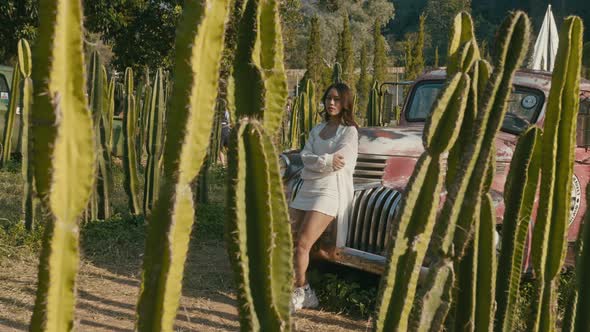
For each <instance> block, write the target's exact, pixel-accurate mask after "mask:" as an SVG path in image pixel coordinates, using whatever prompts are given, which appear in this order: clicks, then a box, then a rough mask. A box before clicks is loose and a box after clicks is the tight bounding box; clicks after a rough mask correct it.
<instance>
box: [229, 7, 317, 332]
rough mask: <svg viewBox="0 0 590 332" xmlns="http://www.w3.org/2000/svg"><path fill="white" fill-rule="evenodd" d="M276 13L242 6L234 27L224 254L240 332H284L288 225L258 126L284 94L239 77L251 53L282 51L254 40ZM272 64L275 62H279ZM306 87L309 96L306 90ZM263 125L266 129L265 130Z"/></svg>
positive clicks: (266, 138)
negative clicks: (257, 47)
mask: <svg viewBox="0 0 590 332" xmlns="http://www.w3.org/2000/svg"><path fill="white" fill-rule="evenodd" d="M278 5H279V3H278V1H274V0H261V1H257V0H249V1H247V2H246V4H245V9H244V14H243V16H242V19H241V21H240V23H239V25H240V30H239V34H238V48H237V50H236V59H235V63H234V68H235V73H236V75H235V81H236V84H235V106H236V115H237V117H238V118H241V120H240V121H239V122H238V125H237V126H235V127H234V128H233V129H232V135H231V140H230V152H229V153H228V155H229V176H228V181H229V182H228V183H229V185H228V202H232V204H233V206H231V207H230V209H229V210H228V218H227V223H228V229H229V232H228V237H227V240H228V246H227V247H228V253H229V257H230V260H231V262H232V266H233V268H234V271H235V275H236V282H237V286H238V303H239V305H238V308H239V313H240V325H241V330H242V331H258V330H262V331H289V330H290V329H291V323H290V312H289V302H290V299H291V287H292V283H293V280H292V278H293V277H292V241H291V234H290V226H289V224H288V223H286V222H285V221H286V220H288V214H287V205H286V200H285V196H284V193H283V189H282V182H281V178H280V176H279V171H278V160H277V153H276V151H275V148H274V146H273V145H272V143H271V139H270V137H271V135H270V134H271V133H272V132H271V133H268V132H267V130H266V125H267V124H266V122H264V128H263V126H262V125H261V124H260V122H259V121H258V120H257V119H261V118H263V119H264V121H266V120H267V119H268V117H267V114H266V113H267V110H263V109H261V108H260V106H261V105H264V104H265V100H266V99H267V98H273V99H275V98H276V99H278V98H279V97H276V96H275V97H272V96H271V94H275V93H284V92H283V91H282V90H275V91H268V90H267V91H263V90H262V88H263V82H256V81H255V82H252V77H246V76H245V75H243V74H244V73H245V68H247V66H248V64H249V63H257V60H254V61H251V60H250V59H251V58H253V59H256V57H258V56H259V54H257V53H256V52H252V49H253V48H252V45H254V44H256V43H271V42H272V43H275V44H276V43H281V35H280V34H274V36H273V37H272V38H274V39H271V37H270V36H267V35H265V34H263V33H260V34H257V33H256V31H258V30H259V27H260V26H261V24H265V23H264V22H270V21H273V22H274V24H278V22H279V16H278ZM265 15H268V16H269V17H264V16H265ZM266 24H268V23H266ZM261 31H262V30H261ZM263 48H264V47H263ZM277 60H278V61H281V62H282V55H280V59H277ZM248 68H249V70H250V73H255V72H256V71H257V68H252V67H248ZM241 71H243V72H241ZM253 77H259V78H260V79H264V77H260V76H253ZM283 79H284V77H283ZM307 87H308V89H310V88H311V89H313V86H312V85H311V84H308V86H307ZM302 95H303V94H302ZM300 98H301V99H300V102H302V103H305V105H306V106H307V110H310V109H311V107H309V106H310V105H309V102H308V101H307V100H306V99H304V98H307V97H300ZM294 111H296V110H294ZM274 112H279V114H276V115H275V116H277V117H278V118H280V117H281V116H280V114H281V112H282V107H280V108H279V107H277V108H276V109H275V110H274ZM299 115H300V116H301V118H302V119H303V121H302V122H300V123H301V127H302V128H305V125H306V124H310V121H311V119H313V118H312V117H311V116H310V115H313V114H310V112H305V113H300V114H299ZM270 125H271V128H273V127H272V126H273V123H272V122H271V123H270ZM255 279H256V280H257V281H256V282H254V280H255Z"/></svg>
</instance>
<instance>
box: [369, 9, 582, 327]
mask: <svg viewBox="0 0 590 332" xmlns="http://www.w3.org/2000/svg"><path fill="white" fill-rule="evenodd" d="M581 30H582V28H581V23H580V21H579V19H578V18H575V17H570V18H567V19H566V21H565V23H564V26H563V28H562V31H561V40H560V48H559V50H560V51H559V52H558V57H557V60H556V63H559V65H558V66H556V72H555V74H554V75H553V78H552V88H551V93H550V97H549V102H548V106H547V108H548V110H547V120H546V122H545V132H544V133H542V131H541V130H540V129H538V128H535V127H532V128H530V129H528V130H527V131H526V132H525V133H524V134H523V135H522V137H521V138H520V140H519V143H518V146H517V148H516V151H515V154H514V159H513V163H512V164H511V169H510V172H509V177H508V180H507V182H506V188H505V195H506V197H505V202H506V210H505V215H504V226H505V227H504V228H505V229H504V231H505V236H503V242H502V247H501V248H502V250H501V252H500V258H499V261H500V264H501V265H500V270H499V271H498V273H496V266H497V263H496V258H495V248H494V227H495V219H496V218H495V216H494V210H495V209H494V207H493V204H492V200H491V196H490V194H489V190H490V186H491V182H492V179H493V176H494V167H495V166H494V165H495V162H494V156H495V151H494V140H495V136H496V134H497V132H498V130H499V128H500V126H501V123H502V120H503V117H504V114H505V112H506V104H507V98H508V97H509V94H510V90H511V86H512V83H511V82H512V77H513V74H514V72H515V70H516V69H517V68H518V67H519V66H520V64H521V63H522V60H523V57H524V55H525V54H526V43H525V41H527V40H528V35H529V22H528V18H527V17H526V15H525V14H523V13H522V12H516V13H512V14H511V15H510V16H509V18H508V19H507V20H506V21H505V22H504V24H503V25H502V26H501V28H500V32H499V33H498V36H499V38H500V39H499V42H498V45H499V46H500V50H499V52H498V53H497V57H496V59H495V61H494V66H493V69H492V67H491V66H490V65H489V64H487V63H486V62H485V61H483V60H480V58H479V51H478V48H477V43H476V41H475V38H474V33H473V24H472V21H471V18H470V17H469V15H468V14H466V13H461V14H459V15H458V16H457V17H456V19H455V21H454V25H453V33H452V34H451V42H450V45H449V56H448V59H449V60H448V61H449V66H448V68H447V73H448V75H449V83H447V86H446V87H445V88H444V89H443V91H442V92H441V94H440V96H439V99H438V101H437V102H436V104H435V107H434V110H433V112H432V113H431V115H430V117H429V119H428V122H427V126H426V129H425V132H424V145H425V152H424V154H423V155H422V156H421V158H420V159H419V161H418V164H417V166H416V169H415V171H414V174H413V175H412V178H411V179H410V183H409V185H408V191H407V194H406V198H405V201H404V203H403V204H402V208H401V211H400V213H399V220H398V222H397V223H396V228H395V229H394V230H393V231H394V235H393V236H394V238H395V242H394V244H393V245H392V247H391V248H390V250H389V256H388V259H389V264H388V267H387V270H386V275H385V278H384V279H383V281H382V286H381V294H382V297H381V301H380V303H379V311H378V315H377V317H376V325H375V330H377V331H386V330H416V331H427V330H428V331H431V330H440V329H442V328H443V326H446V328H447V329H451V330H456V331H465V330H470V331H471V330H486V331H490V330H492V329H493V330H497V331H510V330H512V329H513V328H514V319H515V317H514V313H515V311H516V310H515V305H516V298H517V297H518V292H519V289H518V286H519V280H520V271H521V270H520V269H521V265H522V258H523V248H524V242H525V238H526V235H527V231H528V228H529V227H528V226H529V220H530V218H531V214H532V209H533V203H534V197H535V193H536V192H537V182H538V179H539V177H540V178H541V192H542V194H541V202H540V203H539V206H540V207H542V208H540V210H539V212H538V213H539V214H538V217H537V221H536V223H537V225H536V226H535V233H534V234H533V252H535V253H536V254H535V255H536V256H535V257H536V258H535V260H536V262H535V264H534V269H535V274H536V275H537V276H540V277H538V279H537V284H538V292H537V293H536V295H537V297H536V301H535V302H534V306H533V308H534V311H533V313H534V315H532V316H530V317H528V318H527V319H528V321H529V323H528V327H529V328H530V330H531V331H550V330H553V329H555V317H556V316H555V314H556V312H555V311H556V310H555V308H556V299H555V295H554V294H555V291H556V289H557V287H556V284H555V283H556V281H555V278H556V276H557V274H558V272H559V271H560V269H561V266H562V264H563V257H564V256H563V255H564V241H565V231H566V227H565V225H566V220H567V217H568V216H569V215H568V212H569V202H570V198H569V195H568V193H569V190H570V188H569V186H570V185H571V176H572V169H573V148H574V145H575V138H574V136H573V135H574V134H575V118H576V117H575V112H576V110H577V109H578V105H577V103H578V93H579V87H578V85H579V79H580V58H581V52H580V45H581ZM460 77H464V81H463V83H462V84H461V86H462V87H463V88H464V89H465V90H462V91H463V92H462V97H461V98H459V99H457V98H456V97H455V99H454V98H450V96H453V92H452V91H454V90H453V89H457V86H459V85H460V84H459V83H458V82H459V80H460ZM453 100H455V102H453ZM459 100H461V102H459ZM566 105H567V106H566ZM460 106H461V107H460ZM566 108H567V109H568V111H562V109H563V110H565V109H566ZM444 110H446V111H444ZM437 123H442V124H443V125H438V126H437ZM437 135H439V136H437ZM433 137H437V139H433ZM457 137H459V139H457V140H456V141H455V139H456V138H457ZM440 142H444V143H448V144H444V145H442V146H441V144H440ZM433 143H435V144H433ZM436 143H438V144H436ZM448 149H450V152H449V156H448V163H447V164H448V166H447V167H448V171H447V172H446V179H445V186H446V188H447V198H446V200H445V202H444V203H443V205H442V208H441V210H440V213H439V214H438V216H436V213H435V212H436V209H437V208H438V197H439V192H440V190H441V186H442V185H441V176H440V172H441V167H442V166H441V165H440V164H438V165H437V164H434V166H432V165H433V161H437V159H438V158H439V157H438V156H439V154H440V153H444V152H445V151H448ZM556 160H557V162H556ZM541 165H542V166H541ZM558 179H561V180H558ZM543 188H545V189H543ZM553 195H554V196H553ZM417 206H420V208H419V209H417V208H415V207H417ZM416 215H420V217H415V216H416ZM433 224H435V225H436V226H433ZM431 240H432V241H431ZM429 242H431V243H429ZM428 246H430V250H431V252H432V253H433V257H434V261H433V262H432V264H431V268H430V270H429V272H428V275H427V276H426V281H425V284H424V285H423V287H422V288H421V289H420V290H419V291H418V293H416V292H415V290H416V280H417V276H418V274H419V272H420V267H421V264H422V263H423V260H422V259H423V258H424V252H425V250H426V247H428ZM549 248H553V249H551V250H549ZM393 299H395V301H394V300H393ZM574 311H575V310H570V312H572V313H573V312H574ZM410 317H412V318H411V319H410ZM574 321H575V319H574V318H570V319H569V320H568V322H572V323H571V324H573V322H574Z"/></svg>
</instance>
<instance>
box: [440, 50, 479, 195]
mask: <svg viewBox="0 0 590 332" xmlns="http://www.w3.org/2000/svg"><path fill="white" fill-rule="evenodd" d="M481 65H482V64H481V61H478V62H476V63H475V65H474V69H473V71H472V72H471V74H470V77H471V84H470V87H469V94H468V96H467V106H466V107H465V114H464V115H463V121H462V123H461V130H460V132H459V137H458V138H457V140H456V141H455V144H453V146H452V148H451V149H450V150H449V156H448V157H447V175H446V177H445V184H446V186H447V187H451V186H452V185H453V183H454V182H455V181H456V174H457V172H458V171H459V168H460V162H461V158H462V156H463V155H465V154H466V152H467V151H466V148H467V146H469V142H471V141H472V137H473V130H474V128H473V127H474V125H475V119H476V118H477V101H478V93H477V86H478V82H479V72H480V70H479V68H480V67H481Z"/></svg>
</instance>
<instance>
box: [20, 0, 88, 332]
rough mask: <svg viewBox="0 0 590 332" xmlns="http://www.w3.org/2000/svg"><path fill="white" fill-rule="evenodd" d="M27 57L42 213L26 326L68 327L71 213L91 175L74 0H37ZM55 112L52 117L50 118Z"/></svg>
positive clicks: (82, 201)
mask: <svg viewBox="0 0 590 332" xmlns="http://www.w3.org/2000/svg"><path fill="white" fill-rule="evenodd" d="M39 18H40V22H39V23H40V25H39V35H38V37H37V40H36V49H35V52H34V61H33V71H32V74H33V78H34V79H33V82H34V85H35V87H36V88H35V89H36V91H44V93H36V94H34V105H35V108H34V109H33V113H32V120H33V130H32V134H33V140H34V142H35V144H34V146H33V148H34V151H35V152H34V158H33V160H34V170H35V185H36V187H37V192H38V193H39V195H40V197H41V200H42V202H43V203H44V204H45V207H46V208H47V211H49V212H50V217H49V219H48V220H47V223H46V232H45V235H44V238H43V249H42V251H41V257H40V260H39V275H38V286H37V297H36V300H35V307H34V310H33V316H32V318H31V325H30V330H31V331H42V330H43V331H70V330H72V328H73V315H74V306H75V296H74V285H75V280H76V274H77V270H78V260H79V258H78V240H79V239H78V236H79V233H80V230H79V228H78V218H79V216H80V214H81V213H82V211H83V210H84V207H85V206H86V204H87V202H88V198H89V196H90V193H91V190H92V183H93V181H94V167H95V161H94V143H93V139H94V135H93V128H92V119H91V117H90V112H89V110H88V102H87V99H86V96H85V93H84V86H85V85H86V82H85V74H84V71H85V67H84V56H83V47H82V40H83V39H82V38H83V34H82V6H81V1H79V0H42V1H41V2H40V6H39ZM57 119H59V121H56V120H57Z"/></svg>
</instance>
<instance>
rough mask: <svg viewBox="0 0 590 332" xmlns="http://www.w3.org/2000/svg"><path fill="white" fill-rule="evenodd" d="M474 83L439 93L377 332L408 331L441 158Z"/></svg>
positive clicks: (392, 256)
mask: <svg viewBox="0 0 590 332" xmlns="http://www.w3.org/2000/svg"><path fill="white" fill-rule="evenodd" d="M469 86H470V78H469V76H468V75H466V74H461V73H457V74H455V76H453V77H452V78H451V79H450V80H449V83H448V84H447V86H446V87H445V88H444V89H443V91H442V92H441V95H440V97H439V99H438V100H437V101H436V104H435V105H434V108H433V111H432V113H431V115H430V117H429V119H428V123H427V125H426V128H425V131H424V136H423V142H424V148H425V152H424V153H423V154H422V156H421V157H420V159H419V160H418V163H417V164H416V168H415V170H414V173H413V174H412V177H411V178H410V181H409V184H408V189H407V191H406V198H405V200H404V202H403V203H402V206H401V210H400V213H399V215H400V217H399V220H398V221H397V222H396V224H397V229H396V230H395V234H396V235H395V239H396V240H395V244H394V245H393V246H392V248H391V249H390V250H389V252H388V254H387V257H388V262H389V264H388V267H387V270H386V272H385V277H384V278H383V279H382V282H381V291H380V293H381V298H380V302H379V309H378V316H377V320H376V324H375V330H376V331H406V330H407V329H408V324H409V321H408V320H409V315H410V310H411V308H412V304H413V302H414V295H415V292H416V286H417V282H418V275H419V273H420V268H421V265H422V261H423V259H424V255H425V254H426V249H427V248H428V244H429V242H430V238H431V236H432V230H433V227H434V221H435V217H436V211H437V209H438V203H439V200H440V192H441V189H442V184H443V177H442V172H441V168H442V160H441V154H443V153H445V152H447V151H448V150H449V148H450V147H451V146H453V144H454V142H455V140H456V139H457V137H458V135H459V128H460V127H459V126H458V125H456V124H457V123H461V121H462V120H463V114H464V111H465V107H466V106H467V95H468V92H469Z"/></svg>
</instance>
